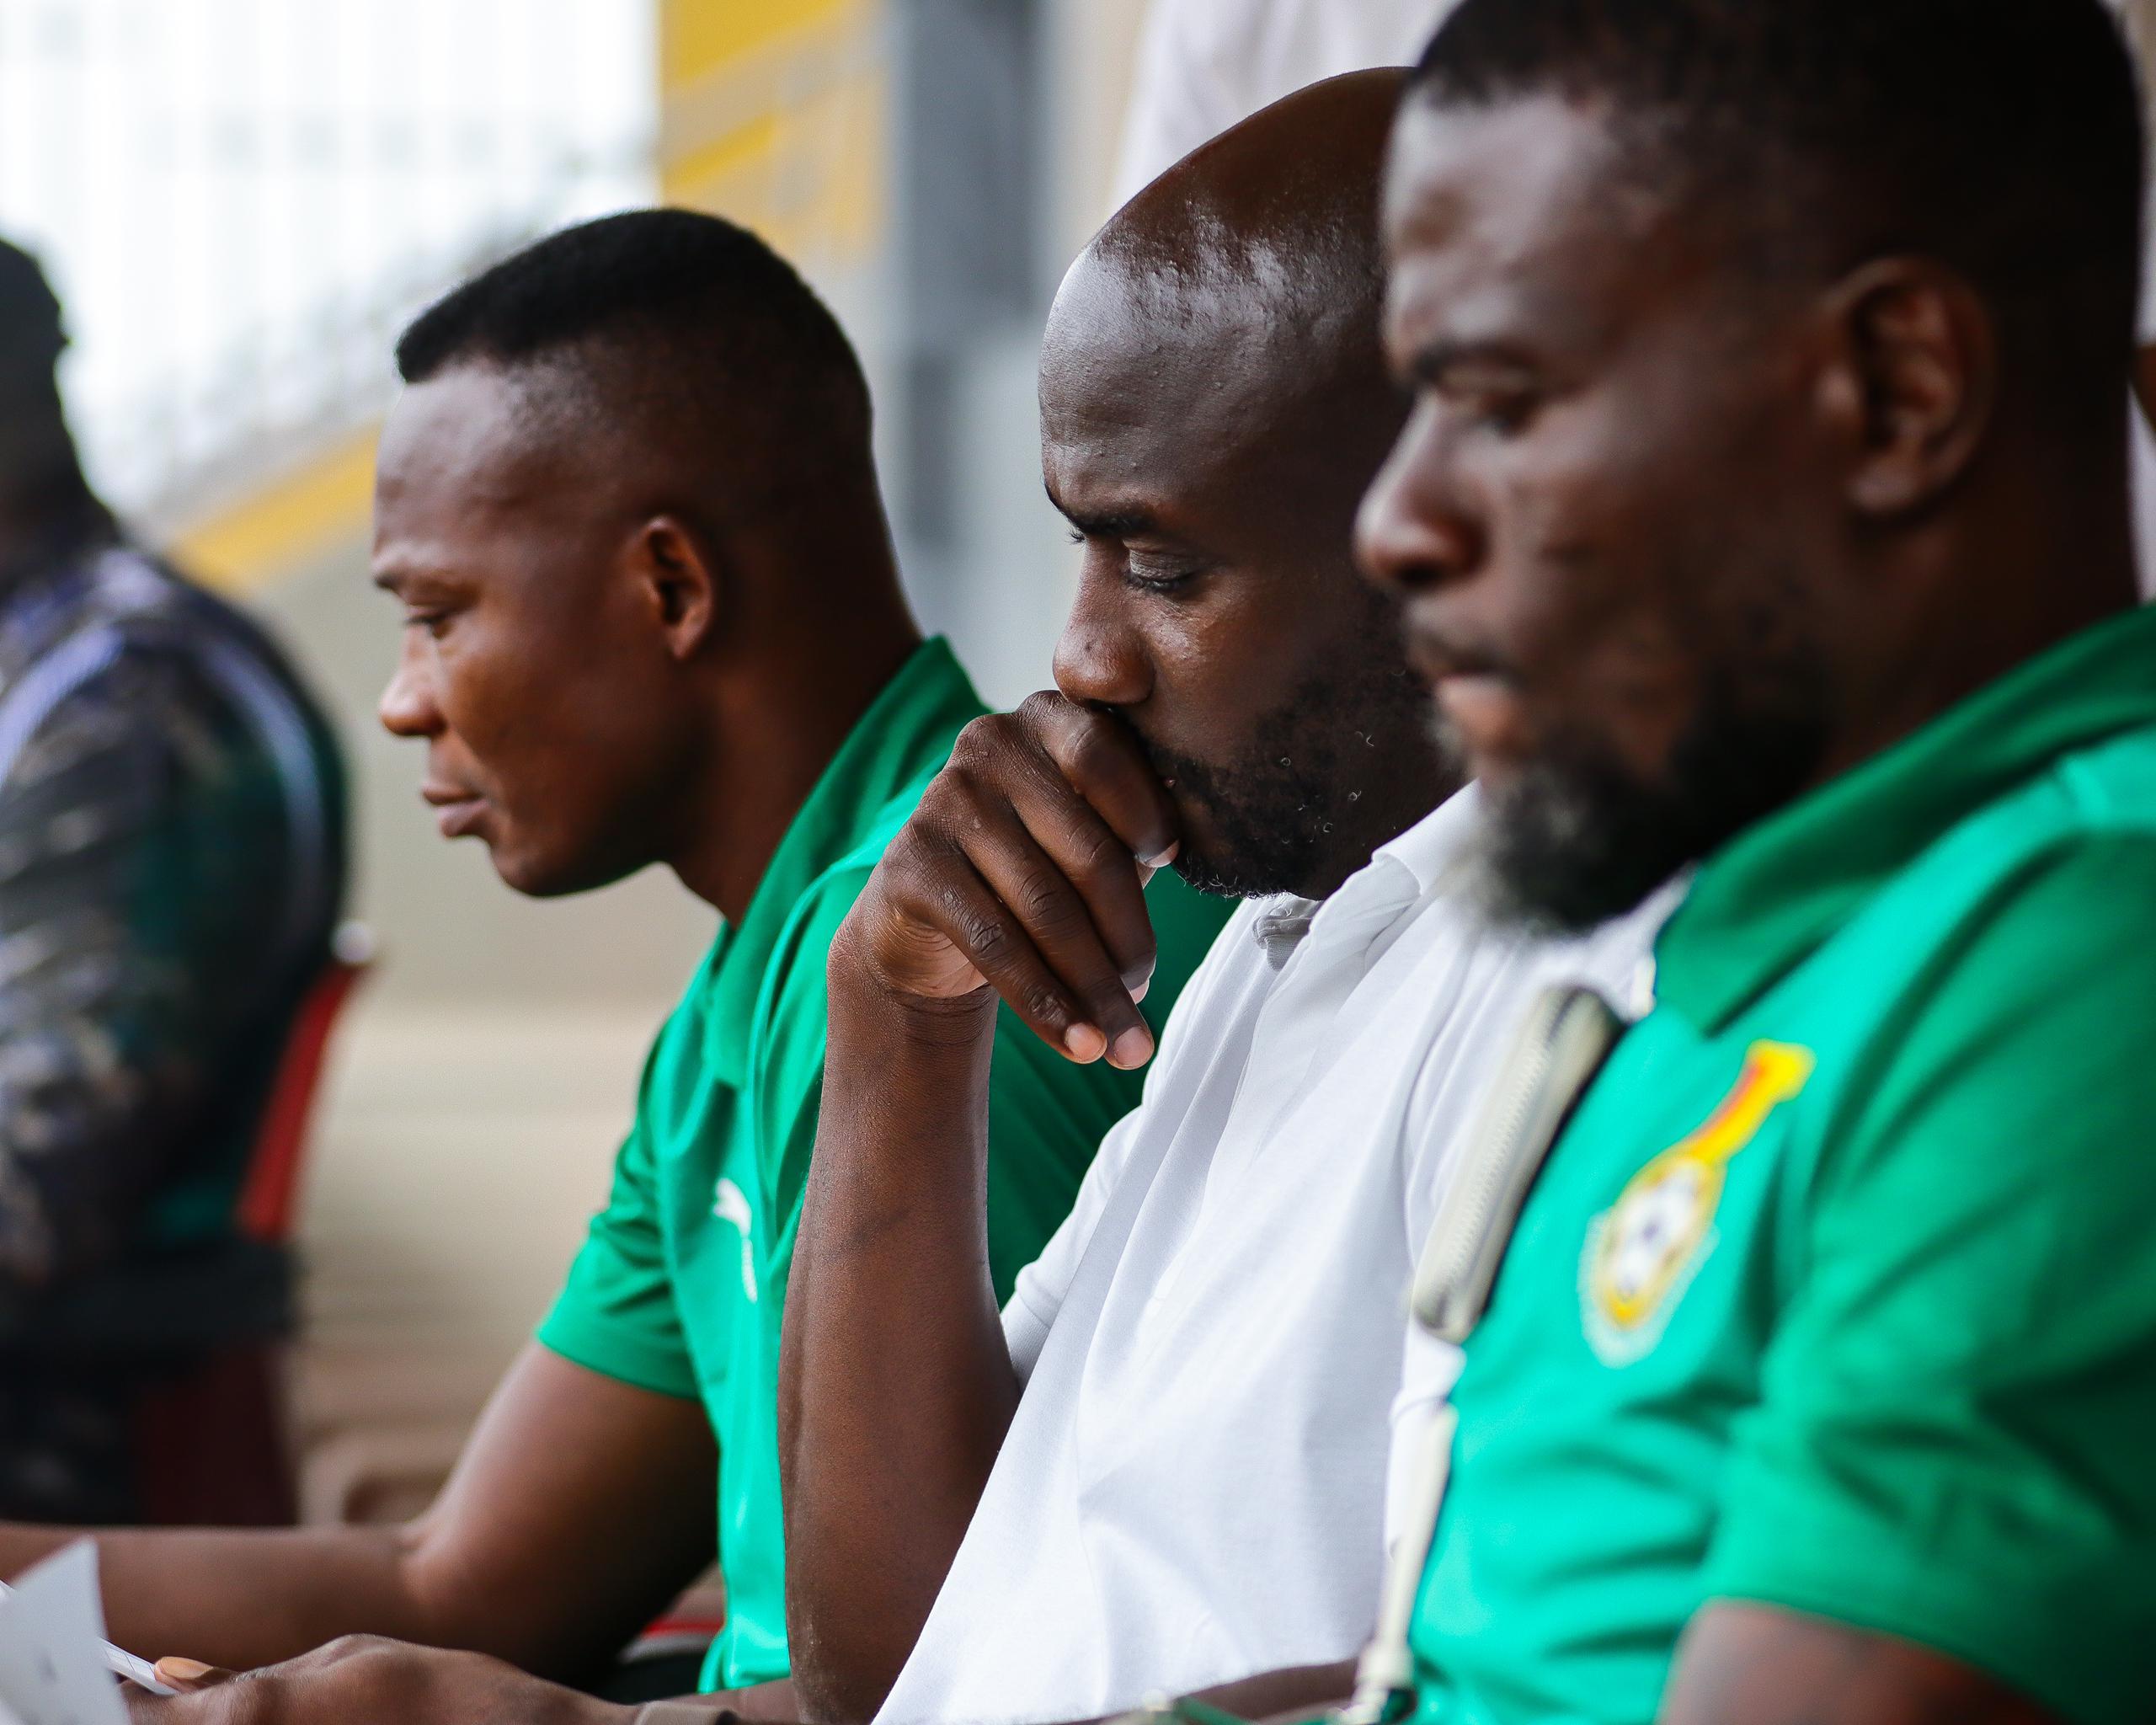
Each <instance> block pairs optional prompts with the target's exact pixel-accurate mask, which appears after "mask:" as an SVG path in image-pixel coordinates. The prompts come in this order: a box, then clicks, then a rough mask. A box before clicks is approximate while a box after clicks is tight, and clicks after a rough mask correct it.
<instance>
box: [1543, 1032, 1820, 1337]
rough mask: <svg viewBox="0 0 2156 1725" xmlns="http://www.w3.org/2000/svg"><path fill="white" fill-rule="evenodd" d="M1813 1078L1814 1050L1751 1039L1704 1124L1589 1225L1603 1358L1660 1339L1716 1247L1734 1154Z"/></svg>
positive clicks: (1588, 1255)
mask: <svg viewBox="0 0 2156 1725" xmlns="http://www.w3.org/2000/svg"><path fill="white" fill-rule="evenodd" d="M1810 1076H1812V1055H1811V1054H1810V1052H1809V1051H1808V1050H1807V1049H1801V1048H1796V1047H1793V1046H1791V1045H1790V1044H1787V1043H1781V1042H1755V1043H1753V1044H1752V1046H1751V1047H1750V1048H1749V1049H1747V1050H1746V1051H1745V1055H1744V1068H1743V1070H1742V1071H1741V1072H1739V1073H1738V1074H1737V1082H1736V1083H1735V1084H1734V1085H1732V1087H1731V1088H1730V1092H1729V1094H1728V1095H1727V1096H1725V1097H1723V1098H1722V1099H1721V1102H1720V1103H1718V1104H1716V1108H1715V1111H1714V1113H1713V1114H1710V1115H1709V1116H1708V1117H1707V1119H1706V1120H1705V1124H1702V1125H1700V1127H1699V1129H1698V1130H1695V1131H1694V1132H1691V1133H1689V1134H1688V1135H1686V1136H1684V1138H1682V1139H1680V1140H1678V1141H1677V1142H1676V1143H1675V1144H1673V1145H1672V1146H1670V1147H1669V1148H1668V1149H1667V1150H1665V1151H1662V1153H1661V1154H1660V1155H1659V1156H1656V1157H1655V1159H1654V1160H1653V1161H1652V1162H1649V1163H1648V1164H1647V1165H1646V1167H1643V1168H1641V1170H1640V1171H1639V1172H1638V1173H1636V1174H1635V1175H1633V1176H1632V1178H1630V1180H1629V1181H1627V1182H1626V1183H1625V1189H1624V1190H1623V1191H1622V1192H1620V1193H1619V1194H1617V1201H1616V1202H1615V1203H1614V1204H1611V1205H1610V1206H1609V1209H1608V1210H1604V1211H1603V1212H1602V1213H1601V1214H1600V1215H1598V1216H1596V1217H1595V1219H1594V1220H1593V1221H1592V1222H1591V1223H1589V1224H1588V1231H1587V1248H1586V1250H1585V1251H1584V1252H1582V1254H1581V1257H1580V1293H1581V1296H1582V1299H1581V1303H1582V1307H1583V1308H1584V1313H1585V1317H1586V1322H1587V1338H1588V1345H1589V1346H1591V1347H1592V1348H1593V1349H1594V1351H1595V1354H1596V1355H1597V1356H1598V1358H1599V1359H1601V1360H1602V1361H1603V1363H1604V1365H1630V1364H1631V1363H1632V1362H1633V1361H1634V1360H1636V1359H1639V1358H1641V1355H1643V1354H1646V1353H1647V1352H1648V1350H1650V1349H1651V1348H1653V1346H1654V1345H1655V1343H1657V1342H1658V1341H1659V1340H1661V1338H1662V1330H1663V1328H1664V1327H1665V1326H1666V1325H1667V1324H1668V1321H1669V1314H1670V1311H1672V1310H1673V1308H1674V1306H1676V1304H1677V1302H1678V1300H1680V1299H1681V1298H1682V1297H1683V1296H1684V1290H1685V1289H1686V1288H1687V1287H1688V1286H1689V1285H1690V1283H1691V1280H1692V1278H1693V1276H1694V1274H1697V1273H1698V1270H1699V1268H1700V1264H1701V1263H1704V1262H1705V1259H1706V1257H1707V1254H1708V1253H1709V1252H1711V1251H1712V1250H1713V1249H1714V1241H1715V1212H1716V1210H1718V1209H1719V1208H1720V1207H1721V1194H1722V1186H1723V1183H1724V1179H1725V1176H1726V1169H1727V1167H1728V1166H1729V1160H1730V1158H1731V1157H1732V1156H1735V1155H1736V1154H1737V1152H1738V1151H1741V1150H1742V1149H1743V1148H1744V1146H1746V1145H1748V1144H1749V1143H1750V1142H1751V1141H1752V1140H1753V1139H1754V1138H1755V1137H1757V1136H1758V1132H1759V1129H1760V1128H1761V1127H1762V1126H1764V1124H1766V1123H1767V1117H1768V1116H1769V1114H1773V1113H1774V1110H1775V1108H1779V1107H1780V1105H1781V1104H1782V1103H1785V1102H1787V1101H1788V1100H1789V1099H1790V1097H1793V1096H1795V1095H1796V1093H1797V1092H1799V1091H1801V1089H1803V1088H1804V1081H1805V1080H1806V1079H1807V1078H1809V1077H1810Z"/></svg>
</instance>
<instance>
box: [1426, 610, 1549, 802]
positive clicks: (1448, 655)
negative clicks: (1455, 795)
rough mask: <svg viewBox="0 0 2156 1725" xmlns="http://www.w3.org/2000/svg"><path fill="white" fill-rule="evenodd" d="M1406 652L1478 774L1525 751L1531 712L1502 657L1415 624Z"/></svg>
mask: <svg viewBox="0 0 2156 1725" xmlns="http://www.w3.org/2000/svg"><path fill="white" fill-rule="evenodd" d="M1407 657H1408V660H1409V662H1410V663H1411V664H1412V665H1413V666H1414V668H1415V670H1416V671H1417V674H1418V675H1420V676H1422V677H1423V678H1425V679H1426V680H1427V681H1428V685H1429V687H1430V689H1431V691H1432V692H1433V695H1434V697H1435V698H1436V701H1437V703H1438V711H1439V712H1440V713H1443V714H1444V719H1445V722H1446V724H1447V725H1448V727H1449V730H1450V732H1451V734H1453V735H1454V738H1456V740H1458V742H1459V744H1460V745H1461V746H1462V747H1463V748H1464V749H1465V752H1466V756H1467V760H1468V765H1469V766H1470V770H1471V771H1472V772H1474V773H1475V774H1476V776H1477V777H1482V776H1485V775H1486V774H1488V773H1490V772H1492V771H1493V770H1495V769H1497V767H1498V766H1499V765H1500V763H1502V762H1507V761H1516V760H1518V759H1520V758H1521V757H1522V756H1523V755H1524V752H1525V750H1527V748H1528V746H1529V727H1528V724H1527V716H1526V713H1525V712H1524V710H1523V708H1522V707H1521V704H1520V688H1519V682H1518V678H1517V677H1516V676H1514V675H1513V672H1512V671H1511V670H1510V669H1509V668H1508V667H1507V666H1506V665H1505V664H1504V662H1503V661H1502V660H1500V659H1498V658H1497V656H1496V655H1494V654H1488V653H1481V652H1477V651H1476V650H1475V649H1473V648H1471V647H1469V646H1466V645H1465V644H1462V643H1460V642H1458V641H1453V640H1449V639H1447V638H1445V637H1444V636H1443V635H1441V634H1439V633H1437V632H1435V631H1434V630H1428V629H1417V628H1412V626H1411V627H1410V628H1409V631H1408V637H1407Z"/></svg>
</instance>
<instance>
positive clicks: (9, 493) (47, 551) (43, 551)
mask: <svg viewBox="0 0 2156 1725" xmlns="http://www.w3.org/2000/svg"><path fill="white" fill-rule="evenodd" d="M112 526H113V523H112V516H111V515H110V514H109V512H108V511H107V510H106V509H105V507H104V505H103V504H101V503H99V501H98V500H97V499H96V498H95V497H93V496H92V495H91V494H90V491H89V489H88V487H87V486H85V485H83V483H82V481H81V479H80V478H79V477H77V478H74V479H73V481H72V483H57V482H56V483H51V484H38V485H34V486H29V487H26V488H17V489H6V488H0V572H6V573H7V574H10V575H12V574H13V573H14V571H15V570H16V569H17V568H18V566H19V565H20V564H24V563H29V562H32V561H34V560H38V559H43V558H51V557H52V556H54V555H55V554H56V553H64V552H66V551H67V550H71V549H72V548H73V547H75V546H77V545H80V544H83V543H86V542H88V541H89V540H92V539H94V538H97V537H100V536H101V535H104V534H106V533H109V532H110V531H112Z"/></svg>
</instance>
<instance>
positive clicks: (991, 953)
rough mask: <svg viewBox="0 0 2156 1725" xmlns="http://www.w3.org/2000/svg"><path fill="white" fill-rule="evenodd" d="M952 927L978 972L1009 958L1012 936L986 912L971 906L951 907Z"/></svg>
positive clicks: (956, 905) (999, 922) (955, 905)
mask: <svg viewBox="0 0 2156 1725" xmlns="http://www.w3.org/2000/svg"><path fill="white" fill-rule="evenodd" d="M951 924H952V927H953V928H954V929H955V930H956V931H957V932H958V939H959V940H960V941H961V942H962V943H963V944H964V947H965V949H966V956H967V957H968V958H969V959H972V960H973V963H974V969H977V970H982V971H985V970H987V969H990V968H991V967H993V966H995V965H999V964H1001V963H1002V962H1003V961H1004V960H1005V959H1006V958H1008V957H1009V955H1010V953H1011V936H1010V934H1009V932H1008V931H1006V929H1005V927H1004V926H1003V924H1002V923H1001V921H998V920H997V919H996V918H995V917H994V916H990V915H989V914H988V913H987V912H986V911H982V910H980V909H979V908H978V907H976V906H974V905H958V904H954V905H953V906H952V907H951Z"/></svg>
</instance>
